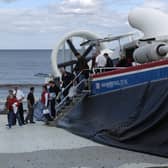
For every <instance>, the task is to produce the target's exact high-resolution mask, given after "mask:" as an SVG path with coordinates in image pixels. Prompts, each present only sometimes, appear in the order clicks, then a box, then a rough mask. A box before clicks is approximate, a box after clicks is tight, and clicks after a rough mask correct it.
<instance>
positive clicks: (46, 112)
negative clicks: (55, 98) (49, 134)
mask: <svg viewBox="0 0 168 168" xmlns="http://www.w3.org/2000/svg"><path fill="white" fill-rule="evenodd" d="M42 89H43V91H42V94H41V103H42V105H43V115H44V117H45V118H46V123H47V122H48V121H52V120H53V119H52V118H51V115H50V112H49V109H48V106H49V96H50V95H49V93H48V90H47V85H44V86H43V88H42Z"/></svg>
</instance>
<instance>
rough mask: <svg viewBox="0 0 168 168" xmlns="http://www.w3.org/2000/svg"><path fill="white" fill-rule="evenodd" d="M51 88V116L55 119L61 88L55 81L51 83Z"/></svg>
mask: <svg viewBox="0 0 168 168" xmlns="http://www.w3.org/2000/svg"><path fill="white" fill-rule="evenodd" d="M49 86H50V88H49V94H50V106H51V116H52V117H54V118H55V116H56V110H55V104H56V97H57V96H58V94H59V92H60V88H59V87H58V86H57V85H56V84H55V82H54V81H50V82H49Z"/></svg>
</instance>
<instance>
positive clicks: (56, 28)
mask: <svg viewBox="0 0 168 168" xmlns="http://www.w3.org/2000/svg"><path fill="white" fill-rule="evenodd" d="M137 7H149V8H157V9H159V10H161V11H164V12H167V13H168V10H167V9H168V0H0V37H1V40H0V49H52V48H53V47H54V46H55V44H57V42H58V40H59V39H60V38H61V37H62V36H64V35H65V34H66V33H68V32H71V31H78V30H88V31H92V32H95V33H97V34H99V35H100V36H102V37H103V36H107V35H109V34H113V35H118V34H122V33H127V32H131V31H133V30H132V28H131V27H130V26H129V25H128V21H127V17H128V13H129V11H131V10H133V9H134V8H137Z"/></svg>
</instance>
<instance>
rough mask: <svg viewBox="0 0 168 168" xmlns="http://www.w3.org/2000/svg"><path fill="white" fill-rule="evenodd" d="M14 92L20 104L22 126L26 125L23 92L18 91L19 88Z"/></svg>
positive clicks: (19, 111)
mask: <svg viewBox="0 0 168 168" xmlns="http://www.w3.org/2000/svg"><path fill="white" fill-rule="evenodd" d="M14 92H15V93H14V94H15V96H16V99H17V100H18V102H19V106H18V115H19V116H20V120H21V122H22V124H23V125H25V123H24V110H23V103H22V101H23V100H24V94H23V92H22V90H20V89H18V87H15V90H14Z"/></svg>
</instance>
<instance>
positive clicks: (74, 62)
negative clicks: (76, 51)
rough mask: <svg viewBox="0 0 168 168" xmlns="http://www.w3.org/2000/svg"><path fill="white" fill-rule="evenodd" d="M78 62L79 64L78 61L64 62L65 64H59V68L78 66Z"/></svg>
mask: <svg viewBox="0 0 168 168" xmlns="http://www.w3.org/2000/svg"><path fill="white" fill-rule="evenodd" d="M76 62H77V61H76V60H71V61H67V62H63V63H60V64H58V68H61V67H67V66H71V65H74V64H76Z"/></svg>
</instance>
